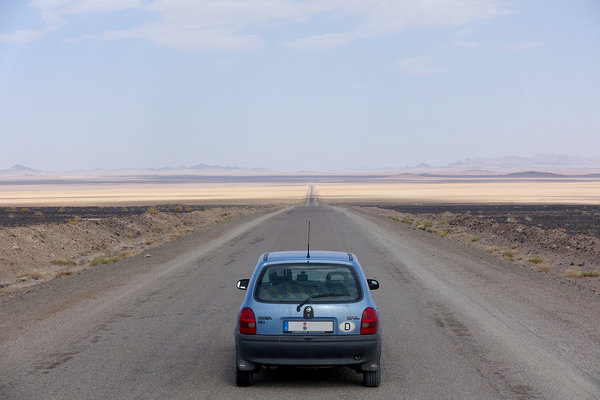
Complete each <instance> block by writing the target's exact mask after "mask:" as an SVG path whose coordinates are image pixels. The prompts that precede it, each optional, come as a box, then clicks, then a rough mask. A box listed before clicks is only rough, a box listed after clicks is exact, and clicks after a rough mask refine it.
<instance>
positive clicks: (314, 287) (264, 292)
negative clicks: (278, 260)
mask: <svg viewBox="0 0 600 400" xmlns="http://www.w3.org/2000/svg"><path fill="white" fill-rule="evenodd" d="M310 296H314V298H313V299H312V302H313V303H332V302H336V303H338V302H352V301H358V300H360V298H361V296H362V292H361V290H360V285H359V283H358V277H357V275H356V273H355V272H354V270H353V269H352V268H351V267H348V266H345V265H328V264H318V265H312V264H311V265H310V266H308V265H306V264H286V265H281V264H277V265H271V266H266V267H265V268H263V270H262V272H261V274H260V276H259V277H258V281H257V284H256V289H255V298H256V299H257V300H259V301H265V302H290V303H293V302H298V301H304V300H306V299H307V298H308V297H310Z"/></svg>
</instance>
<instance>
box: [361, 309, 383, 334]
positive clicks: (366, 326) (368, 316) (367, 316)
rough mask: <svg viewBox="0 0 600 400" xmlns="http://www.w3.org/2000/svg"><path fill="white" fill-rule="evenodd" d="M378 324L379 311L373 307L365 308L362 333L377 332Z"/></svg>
mask: <svg viewBox="0 0 600 400" xmlns="http://www.w3.org/2000/svg"><path fill="white" fill-rule="evenodd" d="M378 325H379V321H378V317H377V311H375V309H374V308H371V307H368V308H365V311H363V315H362V319H361V320H360V334H361V335H372V334H374V333H377V329H378Z"/></svg>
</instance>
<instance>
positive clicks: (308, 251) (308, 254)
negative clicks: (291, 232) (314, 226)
mask: <svg viewBox="0 0 600 400" xmlns="http://www.w3.org/2000/svg"><path fill="white" fill-rule="evenodd" d="M306 258H310V221H308V245H307V250H306Z"/></svg>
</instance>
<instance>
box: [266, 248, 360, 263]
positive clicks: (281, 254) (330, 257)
mask: <svg viewBox="0 0 600 400" xmlns="http://www.w3.org/2000/svg"><path fill="white" fill-rule="evenodd" d="M355 259H356V257H355V256H354V254H352V253H345V252H342V251H322V250H312V251H311V252H310V257H307V252H306V251H304V250H298V251H274V252H270V253H264V254H263V255H262V261H263V262H281V261H285V262H306V261H308V260H310V261H312V262H323V261H336V262H345V263H348V262H354V261H355Z"/></svg>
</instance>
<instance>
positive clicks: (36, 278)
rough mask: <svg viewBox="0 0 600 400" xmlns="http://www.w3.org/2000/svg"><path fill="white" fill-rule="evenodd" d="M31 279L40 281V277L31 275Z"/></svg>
mask: <svg viewBox="0 0 600 400" xmlns="http://www.w3.org/2000/svg"><path fill="white" fill-rule="evenodd" d="M31 279H33V280H34V281H37V280H38V279H40V277H39V276H37V275H31Z"/></svg>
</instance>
